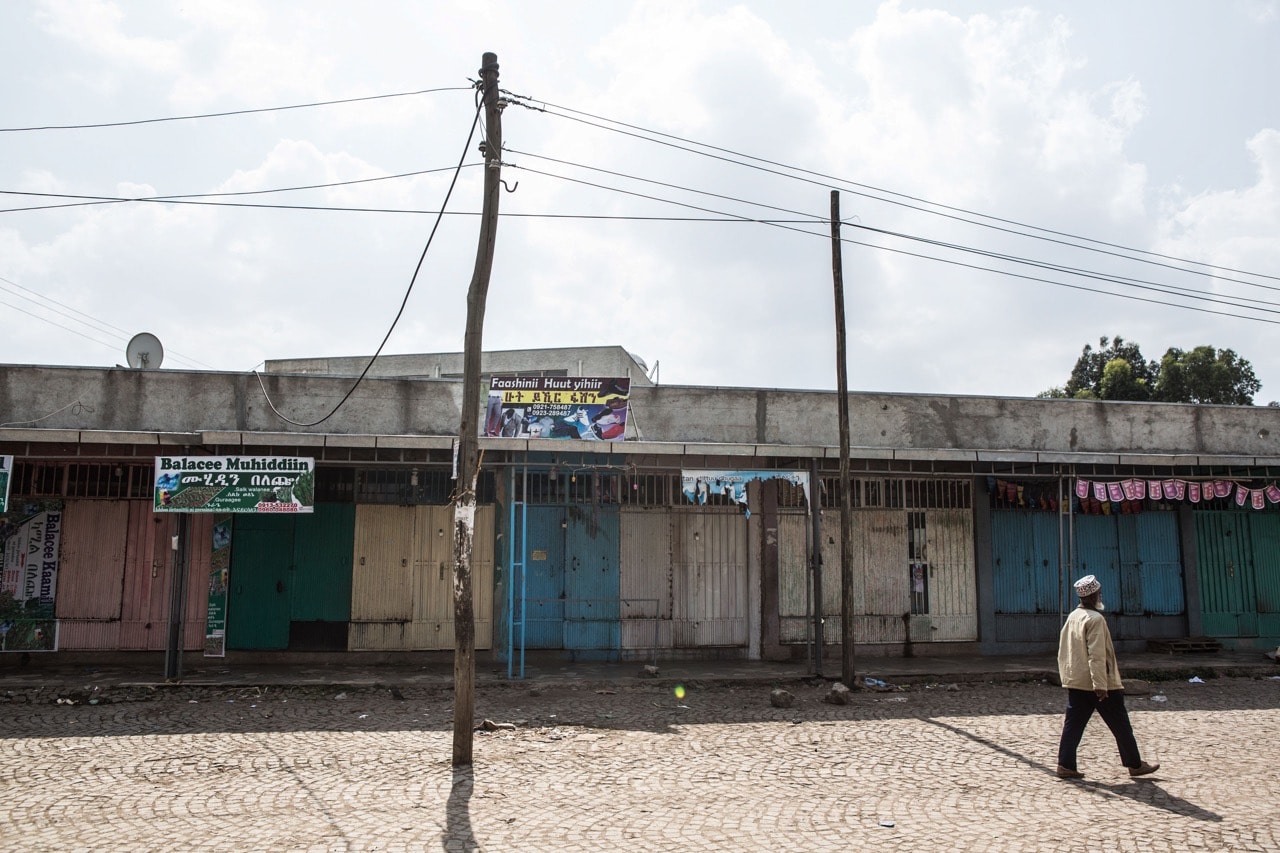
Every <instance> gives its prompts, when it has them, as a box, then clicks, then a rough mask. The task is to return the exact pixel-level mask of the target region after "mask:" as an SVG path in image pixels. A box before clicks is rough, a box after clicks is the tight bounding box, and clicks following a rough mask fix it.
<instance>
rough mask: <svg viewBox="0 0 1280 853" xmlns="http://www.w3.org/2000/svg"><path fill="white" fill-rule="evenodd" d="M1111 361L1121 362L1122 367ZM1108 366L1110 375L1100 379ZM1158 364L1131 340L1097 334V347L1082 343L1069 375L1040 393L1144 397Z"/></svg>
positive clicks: (1091, 397)
mask: <svg viewBox="0 0 1280 853" xmlns="http://www.w3.org/2000/svg"><path fill="white" fill-rule="evenodd" d="M1114 362H1122V363H1123V364H1124V365H1127V367H1128V371H1127V373H1126V371H1125V369H1124V367H1122V366H1120V365H1119V364H1116V365H1114V366H1112V365H1113V363H1114ZM1108 368H1110V370H1111V372H1112V376H1111V379H1110V381H1109V382H1107V383H1105V387H1104V382H1103V379H1104V378H1105V376H1106V374H1107V370H1108ZM1158 373H1159V365H1157V364H1156V363H1155V362H1154V361H1147V360H1146V359H1145V358H1143V357H1142V348H1141V347H1140V346H1139V345H1138V344H1131V343H1128V342H1127V341H1125V339H1124V338H1122V337H1120V336H1119V335H1116V336H1115V337H1114V338H1111V339H1108V338H1105V337H1103V338H1099V339H1098V349H1096V350H1095V349H1094V348H1093V347H1092V346H1091V345H1089V344H1085V345H1084V349H1083V350H1081V352H1080V358H1078V359H1076V366H1075V367H1074V368H1072V370H1071V377H1070V378H1069V379H1068V380H1067V384H1066V385H1064V386H1062V387H1061V388H1050V389H1049V390H1048V391H1042V392H1041V393H1040V394H1039V395H1038V396H1041V397H1074V398H1076V399H1080V400H1146V399H1149V398H1150V392H1149V389H1150V388H1151V387H1153V386H1154V384H1155V379H1156V376H1157V375H1158Z"/></svg>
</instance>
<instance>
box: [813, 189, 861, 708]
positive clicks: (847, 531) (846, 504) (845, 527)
mask: <svg viewBox="0 0 1280 853" xmlns="http://www.w3.org/2000/svg"><path fill="white" fill-rule="evenodd" d="M831 273H832V276H833V277H834V279H835V290H836V406H837V409H838V411H839V413H840V485H839V487H838V489H837V490H838V491H839V493H840V680H841V681H842V682H844V685H845V686H846V687H853V682H854V673H853V611H854V607H855V605H856V603H857V602H856V601H855V599H854V594H853V561H852V559H851V557H852V553H853V543H852V542H850V541H849V540H850V538H851V537H852V535H853V506H852V503H853V502H852V499H851V498H852V496H851V495H850V494H849V489H850V485H849V381H848V378H847V377H846V375H845V372H846V368H845V346H844V337H845V336H844V261H843V260H842V257H841V253H840V193H839V191H837V190H832V191H831ZM813 493H814V494H815V495H816V494H818V490H817V489H813Z"/></svg>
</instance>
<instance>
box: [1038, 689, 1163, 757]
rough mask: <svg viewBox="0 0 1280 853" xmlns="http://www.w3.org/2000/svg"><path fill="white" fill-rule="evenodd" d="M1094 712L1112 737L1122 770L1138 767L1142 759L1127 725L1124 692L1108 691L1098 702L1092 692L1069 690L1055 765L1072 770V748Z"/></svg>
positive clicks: (1078, 740) (1078, 741)
mask: <svg viewBox="0 0 1280 853" xmlns="http://www.w3.org/2000/svg"><path fill="white" fill-rule="evenodd" d="M1094 711H1097V712H1098V715H1099V716H1100V717H1102V721H1103V722H1104V723H1106V724H1107V728H1109V729H1111V734H1113V735H1115V738H1116V747H1117V748H1118V749H1119V750H1120V763H1121V764H1123V765H1124V766H1125V767H1138V766H1140V765H1141V764H1142V756H1141V755H1140V754H1139V753H1138V741H1137V740H1135V739H1134V737H1133V726H1131V725H1130V724H1129V712H1128V711H1126V710H1125V707H1124V691H1123V690H1112V691H1111V692H1110V693H1108V694H1107V698H1106V699H1102V700H1099V699H1098V697H1097V695H1095V694H1094V692H1093V691H1092V690H1070V689H1068V690H1067V718H1066V719H1065V720H1064V721H1063V723H1062V740H1060V741H1059V742H1058V765H1059V766H1060V767H1065V768H1067V769H1068V770H1075V769H1076V748H1077V747H1079V746H1080V738H1082V737H1084V727H1085V726H1087V725H1088V724H1089V718H1090V717H1092V716H1093V712H1094Z"/></svg>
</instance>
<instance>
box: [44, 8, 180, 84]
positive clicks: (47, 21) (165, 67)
mask: <svg viewBox="0 0 1280 853" xmlns="http://www.w3.org/2000/svg"><path fill="white" fill-rule="evenodd" d="M36 20H38V21H39V22H40V24H41V25H42V27H43V28H44V30H45V31H46V32H48V33H49V34H50V35H53V36H56V37H58V38H59V39H62V40H64V41H66V42H69V43H71V44H72V45H73V46H75V47H76V48H77V49H79V50H82V51H84V52H86V53H88V54H92V55H96V56H97V57H99V58H101V59H103V60H106V61H107V62H109V63H112V64H119V65H123V66H125V67H134V68H138V69H141V70H144V71H147V72H152V73H156V72H168V71H172V70H173V69H175V68H176V67H177V66H178V65H179V63H180V60H181V56H182V52H181V50H180V48H179V46H178V45H176V44H174V43H172V42H171V41H168V40H165V39H158V38H151V37H147V36H137V35H128V34H127V33H126V32H125V30H126V25H127V16H126V15H125V13H124V11H123V10H122V9H121V8H120V6H119V5H118V4H116V3H111V2H107V0H43V2H41V4H40V6H39V9H38V11H37V13H36Z"/></svg>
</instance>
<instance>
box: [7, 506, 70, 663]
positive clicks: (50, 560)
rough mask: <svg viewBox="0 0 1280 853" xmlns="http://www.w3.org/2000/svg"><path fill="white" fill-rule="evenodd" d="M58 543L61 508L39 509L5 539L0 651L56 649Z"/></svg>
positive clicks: (59, 544)
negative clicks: (55, 605) (55, 603)
mask: <svg viewBox="0 0 1280 853" xmlns="http://www.w3.org/2000/svg"><path fill="white" fill-rule="evenodd" d="M61 547H62V511H61V510H46V511H43V512H38V513H36V514H35V515H33V516H31V517H30V518H28V519H26V520H25V521H23V522H22V523H21V524H19V525H17V526H16V529H14V532H13V533H12V534H11V535H10V536H9V537H8V538H7V539H6V540H5V542H4V573H3V576H2V577H3V583H2V584H0V649H3V650H4V651H53V650H55V649H56V648H57V621H56V618H55V614H54V602H55V601H56V600H57V593H58V565H59V562H60V560H61V555H60V549H61Z"/></svg>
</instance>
